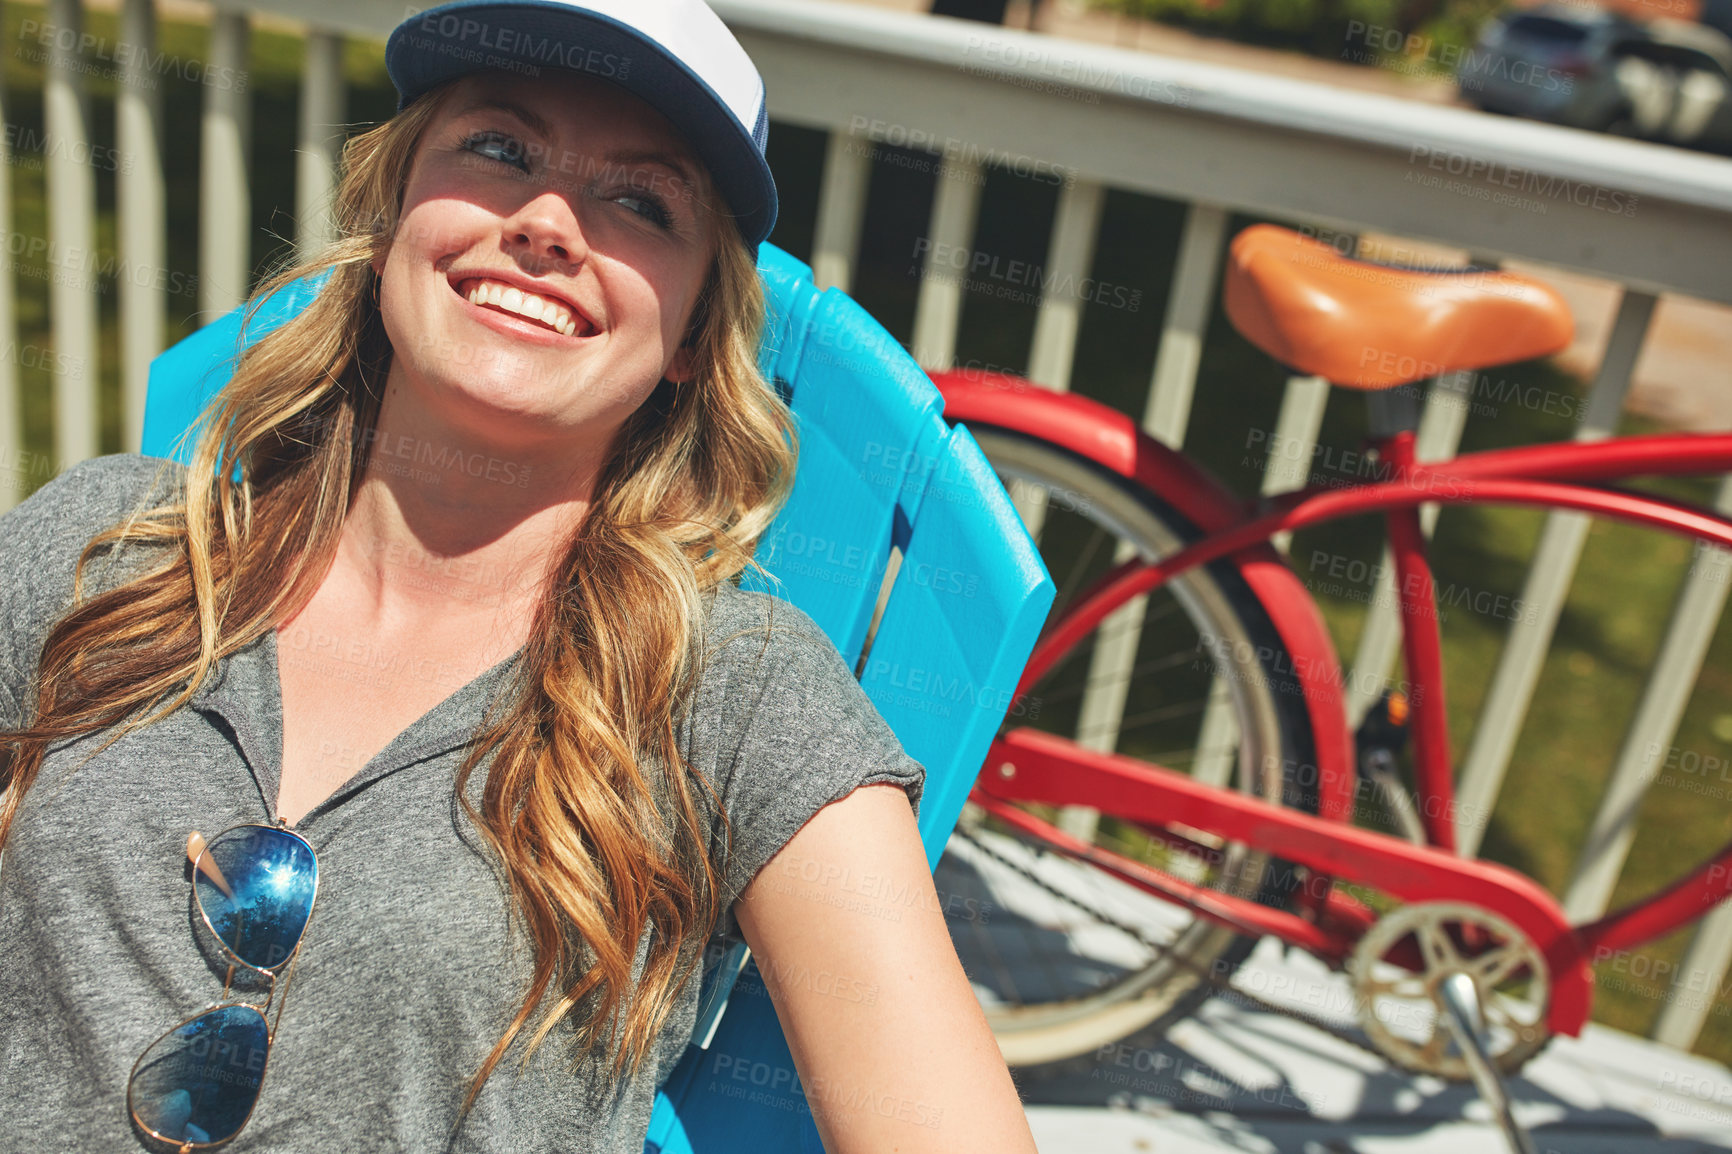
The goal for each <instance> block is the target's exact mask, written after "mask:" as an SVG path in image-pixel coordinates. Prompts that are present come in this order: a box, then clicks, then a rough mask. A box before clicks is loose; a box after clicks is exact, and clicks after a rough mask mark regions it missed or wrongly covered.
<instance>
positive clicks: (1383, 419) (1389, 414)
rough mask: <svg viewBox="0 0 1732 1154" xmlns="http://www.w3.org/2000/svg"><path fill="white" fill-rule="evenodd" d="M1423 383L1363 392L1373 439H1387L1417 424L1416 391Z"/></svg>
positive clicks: (1417, 401)
mask: <svg viewBox="0 0 1732 1154" xmlns="http://www.w3.org/2000/svg"><path fill="white" fill-rule="evenodd" d="M1421 387H1422V385H1421V384H1420V383H1419V382H1415V383H1413V384H1411V385H1398V386H1396V387H1395V388H1393V389H1377V390H1375V391H1372V392H1367V393H1366V394H1365V412H1366V416H1367V418H1368V420H1367V427H1368V430H1369V432H1370V436H1371V439H1372V440H1373V441H1386V440H1388V439H1389V438H1391V437H1395V436H1399V435H1400V434H1402V433H1411V432H1413V431H1414V430H1416V429H1418V428H1419V393H1420V389H1421Z"/></svg>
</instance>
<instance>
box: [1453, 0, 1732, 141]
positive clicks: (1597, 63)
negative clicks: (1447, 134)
mask: <svg viewBox="0 0 1732 1154" xmlns="http://www.w3.org/2000/svg"><path fill="white" fill-rule="evenodd" d="M1456 83H1457V85H1458V86H1459V88H1460V91H1461V96H1462V99H1463V100H1465V101H1467V102H1468V103H1469V104H1473V105H1475V106H1477V107H1479V108H1481V109H1484V110H1485V111H1487V112H1501V113H1506V114H1508V115H1512V116H1526V117H1530V118H1532V119H1535V120H1546V121H1550V122H1552V123H1554V124H1563V125H1568V126H1570V127H1572V128H1585V129H1589V130H1592V131H1597V132H1614V133H1618V134H1621V135H1628V136H1636V137H1641V138H1644V139H1648V140H1660V141H1668V142H1671V143H1674V144H1683V145H1689V146H1692V147H1699V148H1709V149H1715V150H1732V38H1729V37H1728V36H1727V35H1726V34H1725V33H1723V32H1721V31H1720V30H1718V29H1717V28H1713V27H1709V26H1707V25H1704V24H1696V23H1690V22H1687V21H1681V20H1651V21H1646V22H1643V23H1636V22H1634V21H1632V20H1629V19H1626V18H1625V17H1623V16H1620V15H1618V14H1615V13H1610V12H1604V11H1600V10H1597V9H1593V8H1585V7H1577V6H1568V7H1566V6H1562V5H1544V6H1541V7H1538V8H1530V9H1526V10H1520V11H1512V12H1506V13H1504V14H1503V15H1501V16H1499V17H1497V18H1496V19H1494V20H1492V21H1490V22H1489V23H1488V24H1487V25H1486V26H1485V28H1484V29H1483V30H1482V31H1481V33H1480V37H1479V41H1478V43H1476V44H1475V45H1474V47H1473V48H1471V49H1469V50H1468V51H1467V52H1466V53H1465V54H1464V55H1463V57H1462V59H1461V60H1460V61H1459V63H1458V65H1457V68H1456Z"/></svg>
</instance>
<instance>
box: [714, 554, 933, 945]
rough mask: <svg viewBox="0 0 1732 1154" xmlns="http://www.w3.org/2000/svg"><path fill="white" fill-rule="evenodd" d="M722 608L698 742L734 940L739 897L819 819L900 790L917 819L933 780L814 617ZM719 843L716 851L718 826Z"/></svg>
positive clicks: (734, 593)
mask: <svg viewBox="0 0 1732 1154" xmlns="http://www.w3.org/2000/svg"><path fill="white" fill-rule="evenodd" d="M727 598H728V601H730V602H732V604H731V605H730V606H729V607H728V609H727V610H725V611H724V612H721V613H719V614H717V615H716V616H717V617H720V618H722V619H723V622H722V627H721V628H712V631H711V639H712V644H713V645H714V647H713V648H712V650H711V652H710V655H709V658H708V666H707V668H706V671H705V676H704V678H703V682H702V684H701V686H700V688H699V691H698V705H697V708H696V711H695V717H696V719H697V720H696V729H695V731H694V739H695V743H696V746H697V747H699V748H704V749H707V750H708V751H709V753H710V757H709V758H707V759H706V760H712V764H711V765H709V766H705V767H704V768H706V770H709V771H710V772H711V781H712V784H713V785H714V786H715V788H716V789H717V791H718V792H719V793H720V795H721V800H722V805H723V808H724V811H725V812H726V815H727V818H728V820H729V823H730V825H731V828H732V831H733V843H732V852H731V854H730V855H729V859H728V860H727V862H726V867H725V870H724V875H723V893H722V899H723V910H724V912H723V915H722V918H721V920H720V922H719V923H718V926H717V931H718V932H719V933H721V934H724V935H726V936H730V937H737V936H738V932H739V930H738V923H737V922H736V921H735V920H734V916H733V903H734V901H735V899H737V898H738V897H739V895H740V893H741V891H743V890H744V889H745V888H746V886H747V885H748V884H749V883H750V882H751V880H752V879H753V878H754V877H756V876H757V874H758V872H759V871H760V870H762V869H763V868H764V866H765V864H766V863H768V862H769V860H770V859H771V858H773V857H775V856H776V854H777V853H779V852H780V851H781V849H782V847H783V846H785V845H787V844H788V842H789V841H790V840H792V838H793V837H794V835H795V834H796V833H798V832H799V831H800V829H801V827H802V826H804V825H805V824H806V822H807V821H809V820H810V819H811V818H812V816H813V815H814V814H816V813H817V812H818V811H819V810H820V809H823V808H824V807H825V806H826V805H829V804H830V803H831V802H833V801H839V800H841V799H842V798H844V797H846V796H848V794H850V793H852V792H853V791H854V790H855V789H857V788H859V787H860V786H863V785H871V784H875V783H878V782H894V783H895V784H897V785H900V786H902V787H903V789H904V791H906V793H907V794H908V799H909V802H910V803H911V804H912V806H913V807H914V811H915V813H916V814H917V815H918V813H919V806H920V794H921V789H922V787H923V785H924V783H925V778H926V770H925V768H924V767H923V766H922V765H921V764H920V763H919V762H918V761H916V760H915V759H914V758H912V757H910V756H909V755H908V754H907V753H906V752H905V751H904V750H903V748H902V745H901V742H899V741H898V740H897V738H896V734H895V733H894V732H893V731H892V730H891V728H890V725H889V723H888V722H886V721H885V720H884V718H883V716H882V715H880V714H879V712H878V710H877V707H876V706H874V705H873V704H872V701H871V699H870V698H869V697H867V696H866V691H865V690H864V689H862V688H861V687H860V683H859V682H858V681H857V680H856V679H855V678H854V675H853V673H852V671H850V670H849V668H848V666H847V664H846V662H844V661H843V659H842V655H841V654H840V653H838V652H837V651H836V647H835V645H834V644H832V643H831V641H830V639H829V638H828V637H827V636H826V635H825V634H824V632H823V630H822V629H820V628H819V627H818V625H817V623H816V622H814V621H813V620H812V619H811V617H810V616H808V615H807V614H806V613H805V612H803V611H802V610H800V609H799V608H798V607H796V606H794V605H793V604H791V603H790V602H787V601H783V600H781V599H779V598H775V597H771V596H769V595H768V594H763V593H755V592H753V593H747V592H744V591H741V590H738V589H733V588H732V587H730V588H729V591H728V593H727ZM718 634H720V638H719V640H720V643H719V644H715V642H716V641H717V640H718V638H717V635H718ZM715 837H716V839H717V845H718V846H719V845H720V838H721V830H720V828H719V827H718V828H717V829H716V830H715Z"/></svg>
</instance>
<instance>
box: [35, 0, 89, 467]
mask: <svg viewBox="0 0 1732 1154" xmlns="http://www.w3.org/2000/svg"><path fill="white" fill-rule="evenodd" d="M48 20H49V22H50V23H51V24H53V25H54V27H55V28H56V29H57V30H58V32H59V34H58V35H56V36H54V37H53V47H51V48H50V49H49V65H48V73H47V77H46V79H45V82H44V83H45V88H46V91H45V92H44V93H43V101H42V104H43V108H42V115H43V121H44V129H45V132H46V136H47V140H46V141H45V151H46V152H47V154H48V155H47V157H46V163H47V170H48V172H47V176H48V181H47V187H48V234H49V252H48V263H49V265H50V266H54V265H57V264H58V265H60V266H62V267H60V268H57V269H56V268H53V267H51V268H50V271H49V285H48V309H49V313H50V317H51V320H50V327H51V329H52V331H53V334H54V352H55V354H56V355H55V370H54V373H53V381H54V445H55V454H56V456H57V458H58V460H57V461H56V462H55V467H56V468H57V469H64V468H67V467H68V466H71V465H74V464H77V463H78V462H79V461H82V460H85V459H86V458H88V457H94V456H96V451H97V449H96V446H97V441H96V418H97V411H96V381H97V360H96V317H97V304H96V301H97V281H96V272H95V269H94V262H93V261H92V260H90V259H89V258H90V257H92V256H93V255H94V252H95V247H96V173H95V171H94V170H93V169H92V168H91V166H90V165H89V164H88V163H83V162H80V161H78V160H76V159H74V157H76V156H77V155H78V154H79V153H80V152H84V151H87V150H86V149H84V148H83V145H84V144H85V142H87V141H88V140H89V139H90V118H89V115H88V108H87V101H86V99H85V85H84V73H83V70H82V68H81V65H82V61H81V60H80V59H79V56H78V53H77V52H76V51H75V50H72V49H68V48H67V47H66V45H67V43H68V42H69V41H71V42H73V43H76V41H77V38H78V36H79V34H81V33H82V32H83V30H84V10H83V5H82V3H81V0H49V5H48Z"/></svg>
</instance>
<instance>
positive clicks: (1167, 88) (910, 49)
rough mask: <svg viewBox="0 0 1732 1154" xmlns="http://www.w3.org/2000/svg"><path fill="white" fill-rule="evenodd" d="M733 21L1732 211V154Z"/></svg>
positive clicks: (1232, 82) (943, 33)
mask: <svg viewBox="0 0 1732 1154" xmlns="http://www.w3.org/2000/svg"><path fill="white" fill-rule="evenodd" d="M712 6H713V7H714V8H715V9H716V11H717V12H719V13H720V14H721V15H722V16H723V17H724V18H725V19H726V20H727V21H728V23H729V24H730V25H732V26H733V27H734V28H735V29H736V30H750V31H751V32H753V33H757V34H760V35H768V36H778V37H784V38H790V39H801V40H809V41H812V42H814V43H821V44H826V45H833V46H835V47H837V48H841V49H844V50H846V51H849V52H875V53H881V54H883V55H886V56H897V57H902V58H905V59H909V60H920V61H925V62H927V63H931V64H936V65H940V66H943V67H947V68H952V69H956V70H957V71H965V72H973V73H976V74H983V75H989V76H992V77H996V78H999V79H1003V80H1009V81H1013V82H1014V81H1024V82H1027V81H1039V82H1042V83H1046V84H1060V85H1064V86H1067V87H1070V88H1074V89H1079V90H1082V91H1086V92H1093V93H1097V94H1099V95H1100V96H1101V97H1102V98H1103V99H1108V98H1111V99H1116V100H1124V101H1128V102H1130V103H1132V104H1138V103H1141V104H1151V105H1174V104H1176V105H1179V106H1180V107H1183V108H1185V109H1187V110H1188V111H1190V112H1193V113H1197V114H1200V115H1207V116H1219V117H1226V118H1229V119H1232V120H1237V121H1242V122H1245V123H1248V124H1257V125H1262V126H1264V127H1268V128H1275V129H1280V130H1282V131H1285V132H1300V133H1308V134H1310V135H1313V136H1322V137H1332V138H1336V139H1340V140H1346V141H1351V142H1354V143H1357V144H1364V145H1373V146H1378V147H1382V148H1387V149H1392V150H1395V151H1397V152H1400V153H1402V154H1403V155H1406V154H1408V153H1411V152H1413V151H1414V150H1416V149H1430V150H1432V151H1435V152H1439V153H1443V154H1446V155H1447V154H1450V153H1467V154H1470V155H1472V156H1474V157H1477V158H1480V159H1483V160H1486V161H1488V162H1492V163H1498V164H1503V165H1506V166H1512V167H1516V168H1522V169H1532V170H1535V171H1540V172H1544V173H1546V174H1548V175H1555V176H1558V177H1562V178H1567V179H1570V180H1574V181H1578V182H1586V183H1589V184H1594V185H1605V186H1607V187H1610V188H1617V189H1628V190H1629V191H1631V192H1633V193H1636V194H1637V195H1639V196H1642V197H1652V198H1654V199H1659V200H1673V201H1677V202H1679V203H1681V204H1693V205H1697V206H1700V207H1703V208H1711V209H1714V210H1716V211H1720V212H1732V160H1728V159H1725V158H1722V157H1718V156H1710V155H1707V154H1704V153H1693V152H1686V151H1684V150H1682V149H1677V148H1670V147H1664V146H1659V145H1654V144H1648V143H1644V142H1641V141H1635V140H1627V139H1622V138H1618V137H1612V136H1606V135H1603V134H1597V133H1585V132H1581V131H1577V130H1573V129H1563V128H1557V127H1554V126H1552V125H1547V124H1541V123H1538V122H1536V121H1529V120H1518V119H1515V118H1511V117H1494V116H1487V115H1485V114H1483V113H1480V112H1477V111H1473V110H1470V109H1465V108H1454V107H1450V106H1447V105H1437V104H1423V103H1419V102H1416V101H1411V100H1402V99H1399V98H1397V97H1392V96H1381V95H1377V94H1374V93H1367V92H1362V91H1358V90H1353V89H1346V88H1336V87H1333V86H1331V85H1327V84H1318V83H1315V82H1312V81H1306V80H1298V79H1293V78H1291V77H1285V76H1266V75H1262V74H1259V73H1256V72H1251V71H1248V70H1246V69H1242V68H1232V67H1228V66H1225V65H1220V64H1210V63H1205V62H1203V61H1196V60H1186V59H1183V58H1181V57H1176V56H1160V55H1155V54H1153V53H1149V52H1142V51H1137V50H1133V49H1127V48H1119V47H1115V46H1112V45H1106V44H1093V43H1088V42H1085V41H1075V40H1059V39H1055V38H1054V37H1051V36H1045V35H1041V34H1039V33H1034V32H1026V31H1023V30H1021V29H1014V28H998V27H993V26H991V25H985V24H978V23H972V22H968V21H962V20H942V19H933V18H932V17H930V16H923V15H918V14H911V13H907V12H899V11H894V10H890V9H883V8H870V7H865V6H860V5H853V4H834V3H814V2H813V0H714V3H713V5H712Z"/></svg>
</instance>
